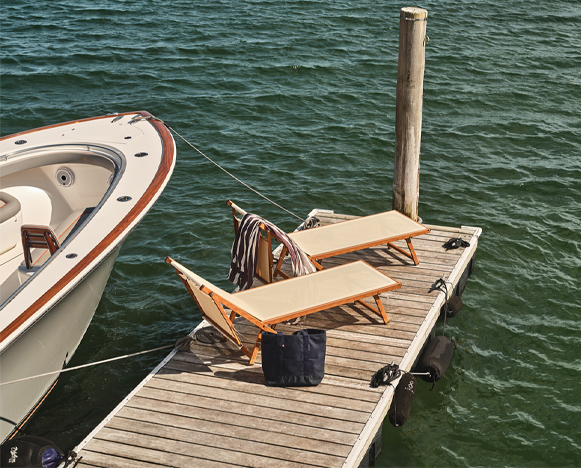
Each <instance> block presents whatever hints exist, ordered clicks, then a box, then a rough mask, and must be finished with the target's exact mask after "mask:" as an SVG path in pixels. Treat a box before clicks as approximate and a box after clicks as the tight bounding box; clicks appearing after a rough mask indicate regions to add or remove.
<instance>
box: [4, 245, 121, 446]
mask: <svg viewBox="0 0 581 468" xmlns="http://www.w3.org/2000/svg"><path fill="white" fill-rule="evenodd" d="M118 253H119V248H118V249H117V250H115V251H113V252H112V253H111V254H110V255H109V257H107V258H106V259H105V261H104V262H102V263H101V264H100V265H98V266H97V268H95V269H94V270H93V271H92V272H91V273H90V274H89V276H87V277H86V278H85V279H84V280H83V281H82V282H81V283H80V284H79V285H78V286H77V287H75V288H74V289H73V290H71V291H70V292H69V294H67V295H66V296H65V297H63V299H62V300H61V301H60V302H58V303H57V304H56V305H55V306H54V307H52V308H51V309H49V310H47V312H46V313H45V314H44V315H43V317H42V318H41V319H40V320H38V321H37V322H36V323H35V324H34V325H33V326H32V327H31V328H29V329H28V330H27V331H26V333H24V334H22V335H21V336H20V337H19V338H18V340H16V341H14V342H13V343H12V344H11V345H10V346H9V347H8V348H7V349H5V350H4V351H3V352H2V354H1V358H0V359H1V362H2V381H3V382H11V381H13V380H19V379H23V378H26V377H29V376H34V375H41V374H45V373H48V372H55V371H58V370H61V369H63V368H64V367H65V366H66V365H67V364H68V362H69V361H70V360H71V358H72V357H73V355H74V353H75V351H76V350H77V347H78V346H79V344H80V343H81V340H82V338H83V336H84V335H85V332H86V331H87V328H88V327H89V324H90V323H91V320H92V319H93V315H94V314H95V310H96V309H97V306H98V305H99V301H100V300H101V296H102V295H103V290H104V289H105V286H106V284H107V280H108V279H109V275H110V273H111V269H112V268H113V265H114V264H115V259H116V258H117V254H118ZM58 377H59V375H58V374H54V375H49V376H45V377H38V378H34V379H29V380H25V381H22V382H18V383H14V384H10V385H5V386H3V387H0V388H1V391H0V395H1V399H0V414H1V415H2V416H1V418H0V434H1V437H2V440H4V439H5V438H6V437H7V436H8V435H10V433H12V431H14V429H15V428H16V427H18V425H19V424H20V422H21V421H25V420H26V419H27V417H28V415H29V414H31V413H32V412H33V411H34V409H35V408H36V407H37V406H38V405H39V404H40V403H41V402H42V400H43V399H44V397H45V396H46V395H47V393H48V392H49V391H50V390H51V389H52V387H53V385H54V383H55V382H56V380H57V379H58ZM31 402H34V403H33V404H32V405H31Z"/></svg>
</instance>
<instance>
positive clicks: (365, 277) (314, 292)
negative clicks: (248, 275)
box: [165, 257, 401, 364]
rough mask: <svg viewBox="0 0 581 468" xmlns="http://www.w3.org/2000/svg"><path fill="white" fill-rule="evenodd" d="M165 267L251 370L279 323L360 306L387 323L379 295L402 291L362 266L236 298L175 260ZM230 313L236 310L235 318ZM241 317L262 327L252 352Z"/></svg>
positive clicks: (353, 265) (282, 283)
mask: <svg viewBox="0 0 581 468" xmlns="http://www.w3.org/2000/svg"><path fill="white" fill-rule="evenodd" d="M165 261H166V262H167V263H169V264H170V265H171V266H173V267H174V268H175V270H176V272H177V273H178V275H179V277H180V278H181V280H182V281H183V283H184V285H185V287H186V289H187V290H188V292H189V293H190V294H191V296H192V297H193V298H194V299H195V301H196V303H197V304H198V307H199V309H200V311H201V312H202V315H203V316H204V318H205V319H206V320H207V321H208V322H210V323H211V324H212V325H213V326H214V327H215V328H216V329H217V330H218V331H220V332H221V333H222V334H223V335H224V337H225V338H227V339H229V340H230V341H231V342H233V343H234V344H235V345H237V346H239V347H240V349H241V351H242V352H243V353H244V354H246V355H247V356H248V357H249V358H250V364H254V360H255V359H256V355H257V353H258V350H259V348H260V339H261V336H262V332H263V331H268V332H271V333H275V331H274V327H275V326H276V324H277V323H280V322H284V321H286V320H290V319H293V318H296V317H300V316H302V315H307V314H312V313H314V312H318V311H321V310H325V309H329V308H331V307H335V306H339V305H343V304H347V303H350V302H358V303H359V304H362V305H363V306H365V307H367V308H368V309H369V310H371V311H373V312H375V313H376V314H378V315H379V316H380V317H381V318H382V319H383V322H384V323H387V322H388V321H389V319H388V318H387V315H386V313H385V309H384V308H383V305H382V303H381V300H380V298H379V294H380V293H382V292H386V291H391V290H393V289H397V288H399V287H401V283H400V282H398V281H395V280H394V279H392V278H390V277H389V276H387V275H385V274H383V273H381V272H380V271H379V270H376V269H375V268H373V267H372V266H370V265H369V264H367V263H365V262H363V261H361V260H360V261H357V262H353V263H349V264H346V265H341V266H338V267H334V268H329V269H326V270H323V271H320V272H316V273H313V274H310V275H303V276H298V277H296V278H291V279H289V280H287V281H278V282H276V283H270V284H266V285H264V286H259V287H257V288H252V289H248V290H245V291H240V292H237V293H233V294H230V293H227V292H226V291H223V290H222V289H220V288H218V287H216V286H214V285H212V284H211V283H209V282H208V281H206V280H204V279H203V278H202V277H200V276H198V275H196V274H195V273H193V272H192V271H190V270H188V269H187V268H185V267H184V266H182V265H180V264H179V263H178V262H176V261H175V260H172V259H171V258H170V257H167V258H166V260H165ZM366 297H373V298H374V299H375V304H376V306H377V309H375V308H374V307H372V306H370V305H368V304H366V303H364V302H362V299H364V298H366ZM226 308H228V309H230V310H229V312H227V311H226ZM237 315H240V316H242V317H244V318H245V319H247V320H248V321H249V322H251V323H252V324H254V325H256V326H257V327H258V335H257V337H256V341H255V343H254V347H253V348H252V350H249V349H248V348H246V347H245V346H244V345H243V344H242V342H241V340H240V338H239V337H238V333H237V332H236V330H235V328H234V319H235V318H236V316H237Z"/></svg>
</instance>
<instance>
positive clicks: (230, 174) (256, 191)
mask: <svg viewBox="0 0 581 468" xmlns="http://www.w3.org/2000/svg"><path fill="white" fill-rule="evenodd" d="M163 124H164V125H165V126H166V127H167V128H168V129H169V130H171V131H172V132H173V133H174V134H175V135H177V136H178V137H180V138H181V139H182V140H183V141H184V142H185V143H186V144H188V145H189V146H191V147H192V148H193V149H194V150H196V151H197V152H198V153H200V154H201V155H202V156H203V157H204V158H206V159H207V160H208V161H210V162H211V163H212V164H213V165H214V166H216V167H217V168H218V169H220V170H222V171H224V172H225V173H226V174H228V175H229V176H230V177H232V178H233V179H234V180H235V181H236V182H239V183H240V184H242V185H244V187H246V188H247V189H248V190H251V191H252V192H254V193H255V194H256V195H258V196H260V197H262V198H264V199H265V200H266V201H268V202H269V203H272V204H273V205H274V206H277V207H278V208H280V209H281V210H283V211H286V212H287V213H288V214H290V215H291V216H294V217H295V218H297V219H300V220H301V221H303V222H304V221H305V220H304V219H303V218H301V217H300V216H297V215H296V214H294V213H293V212H292V211H289V210H287V209H286V208H285V207H283V206H281V205H279V204H278V203H276V202H275V201H272V200H271V199H270V198H268V197H267V196H266V195H263V194H262V193H260V192H259V191H258V190H256V189H254V188H252V187H251V186H250V185H248V184H247V183H246V182H243V181H241V180H240V179H239V178H238V177H236V176H235V175H234V174H232V173H231V172H228V171H227V170H226V169H224V168H223V167H222V166H220V164H218V163H217V162H215V161H213V160H212V159H211V158H209V157H208V156H206V155H205V154H204V153H202V152H201V151H200V150H199V149H198V148H196V147H195V146H194V145H192V144H191V143H190V142H189V141H188V140H186V139H185V138H184V137H183V136H181V135H180V134H179V133H178V132H176V131H175V130H174V129H173V128H171V127H170V126H169V125H168V124H166V123H165V122H163Z"/></svg>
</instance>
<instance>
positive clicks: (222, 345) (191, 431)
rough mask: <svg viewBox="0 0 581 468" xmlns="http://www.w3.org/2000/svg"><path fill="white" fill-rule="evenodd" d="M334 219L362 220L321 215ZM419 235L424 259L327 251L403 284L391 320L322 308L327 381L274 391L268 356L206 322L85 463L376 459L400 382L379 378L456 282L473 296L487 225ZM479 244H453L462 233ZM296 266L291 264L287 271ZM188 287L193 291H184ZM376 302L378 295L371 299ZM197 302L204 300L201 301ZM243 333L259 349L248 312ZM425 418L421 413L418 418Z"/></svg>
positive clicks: (135, 395)
mask: <svg viewBox="0 0 581 468" xmlns="http://www.w3.org/2000/svg"><path fill="white" fill-rule="evenodd" d="M312 214H315V215H316V216H317V217H318V218H319V220H320V221H321V224H322V225H327V224H332V223H337V222H341V221H344V220H348V219H352V218H355V217H354V216H348V215H341V214H335V213H333V212H330V211H326V210H320V211H317V210H314V212H313V213H312ZM427 227H429V228H430V232H429V233H427V234H422V235H420V236H417V237H414V239H413V246H414V248H415V253H416V255H417V258H418V260H419V264H417V265H415V262H414V260H413V259H410V258H409V257H408V256H405V255H404V254H403V253H402V250H404V249H406V248H407V246H406V242H405V240H400V241H397V242H395V243H394V244H395V246H396V247H399V249H394V248H388V246H385V245H383V246H377V247H371V248H366V249H364V250H360V251H356V252H350V253H347V254H343V255H339V256H335V257H332V258H326V259H324V260H322V261H323V266H324V267H325V268H328V267H331V266H334V265H341V264H346V263H350V262H353V261H357V260H364V261H365V262H367V263H368V264H370V265H372V266H373V267H375V268H377V269H378V270H380V271H382V272H383V273H385V274H387V275H388V276H390V277H391V278H393V279H395V280H397V281H399V282H400V283H402V287H401V288H399V289H396V290H393V291H389V292H387V293H383V294H381V295H380V300H381V303H382V304H383V307H384V309H385V312H386V314H387V316H388V317H389V322H388V323H387V324H385V323H384V322H383V320H382V319H381V317H380V316H378V315H377V314H374V313H373V312H371V311H370V310H368V309H366V308H363V307H359V306H358V305H354V304H348V305H343V306H337V307H333V308H330V309H326V310H322V311H319V312H316V313H313V314H309V315H308V316H307V317H306V321H305V322H303V323H301V324H300V326H295V325H287V324H279V325H278V327H277V330H281V331H283V332H284V333H285V334H287V333H292V332H294V331H296V330H298V329H301V328H319V329H324V330H326V332H327V355H326V365H325V378H324V379H323V381H322V382H321V384H319V385H318V386H316V387H293V388H280V387H268V386H267V385H266V382H265V380H264V376H263V374H262V368H261V365H260V362H261V361H260V359H261V355H260V352H259V353H258V356H257V357H256V362H255V364H254V365H249V360H248V356H246V355H245V354H243V353H242V352H241V351H240V349H239V348H238V347H237V346H235V345H234V344H233V343H231V342H230V341H222V340H221V339H220V338H219V336H218V335H217V333H212V328H211V326H210V325H209V324H208V323H207V322H205V321H203V322H202V323H200V325H199V326H198V327H196V329H195V330H193V331H192V333H191V336H192V337H195V336H198V337H199V336H200V335H199V333H200V332H204V333H202V335H203V339H194V340H192V342H191V344H190V346H189V349H186V350H182V351H176V350H174V351H172V352H171V353H170V354H169V355H168V356H167V357H166V358H165V359H164V360H163V361H162V362H161V363H160V364H159V365H158V366H157V367H156V368H155V369H154V370H153V371H151V373H150V374H149V375H148V376H147V377H146V378H145V379H144V380H143V381H142V382H141V383H140V384H139V385H138V386H137V387H136V388H135V389H134V390H133V391H132V392H131V393H130V394H129V395H128V396H127V397H126V398H125V399H124V400H123V401H122V402H121V403H120V404H119V405H118V406H117V407H116V408H115V409H114V410H113V411H112V412H111V414H109V415H108V416H107V417H106V418H105V419H104V420H103V421H102V422H101V424H99V426H97V427H96V428H95V429H94V430H93V431H92V432H91V434H89V435H88V436H87V437H86V438H85V439H84V440H83V441H82V442H81V443H80V444H79V445H78V446H77V447H76V448H75V451H76V452H77V453H78V455H79V457H81V460H80V462H79V463H78V465H77V466H78V467H94V466H99V467H110V468H121V467H132V468H135V467H138V468H139V467H148V468H151V467H152V466H166V467H194V466H200V467H202V466H203V467H208V468H213V467H238V466H240V467H271V466H277V467H289V468H295V467H296V468H299V467H308V466H317V467H327V468H331V467H338V468H339V467H355V468H358V467H365V466H370V465H372V464H373V462H374V461H375V458H376V456H377V453H378V447H379V446H380V438H381V427H382V424H383V422H384V419H385V417H386V415H387V412H388V409H389V406H390V404H391V400H392V397H393V392H394V387H393V386H387V387H379V388H372V387H371V386H370V379H371V377H372V375H373V374H374V373H375V372H376V371H377V370H379V369H380V368H381V367H383V366H385V365H387V364H390V363H391V362H392V361H393V362H395V363H396V364H398V365H399V366H400V368H401V369H402V370H406V371H409V370H411V369H412V367H413V365H414V362H415V361H416V359H417V358H418V356H419V354H420V353H421V351H422V349H423V347H424V345H425V343H426V342H427V340H428V339H429V337H430V334H431V333H432V332H433V330H434V327H435V325H436V322H437V320H438V318H439V317H440V313H441V309H442V307H443V306H444V303H445V300H446V298H445V294H444V293H443V292H442V291H440V290H437V289H433V288H432V286H433V285H434V283H435V282H436V281H437V280H438V279H440V278H445V281H446V282H447V283H448V285H449V289H450V291H453V294H454V295H461V294H462V292H463V290H464V288H465V286H466V282H467V279H468V277H469V276H470V274H471V273H472V270H473V269H474V262H475V253H476V249H477V246H478V239H479V236H480V234H481V232H482V230H481V229H480V228H475V227H466V226H463V227H460V228H450V227H444V226H436V225H427ZM458 237H460V238H461V239H463V240H465V241H467V242H468V243H469V244H470V245H469V247H461V248H458V249H454V250H446V249H445V248H444V247H443V244H444V243H445V242H446V241H448V240H449V239H451V238H458ZM285 268H286V269H287V271H290V267H289V266H288V265H285V264H283V265H282V267H281V269H282V271H285ZM184 294H186V292H185V291H184ZM370 300H371V301H372V300H373V299H370ZM192 304H193V302H192ZM235 328H236V332H237V333H238V335H239V336H240V337H241V339H242V342H243V344H244V345H245V346H246V347H248V348H251V347H252V346H253V345H254V341H255V339H256V332H257V329H256V326H254V325H252V324H251V323H250V322H248V321H246V320H245V319H243V318H241V317H239V318H238V319H236V321H235ZM412 417H413V416H412Z"/></svg>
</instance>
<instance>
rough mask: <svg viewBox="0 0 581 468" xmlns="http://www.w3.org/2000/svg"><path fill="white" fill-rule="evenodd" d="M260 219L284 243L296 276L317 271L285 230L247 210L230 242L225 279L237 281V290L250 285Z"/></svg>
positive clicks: (255, 257)
mask: <svg viewBox="0 0 581 468" xmlns="http://www.w3.org/2000/svg"><path fill="white" fill-rule="evenodd" d="M260 223H263V224H264V225H265V226H266V228H267V229H269V230H270V232H271V233H272V234H273V235H275V236H276V237H277V238H278V239H280V240H281V241H282V243H283V244H284V245H285V246H286V247H287V249H288V252H289V254H290V257H291V263H292V266H293V273H294V275H295V276H300V275H306V274H309V273H314V272H315V271H316V268H315V266H314V265H313V264H312V263H311V261H310V260H309V257H307V255H306V254H305V253H304V252H303V251H302V250H301V249H300V248H299V247H298V246H297V245H296V244H295V243H294V242H293V241H292V239H290V238H289V237H288V236H287V235H286V233H285V232H283V231H281V230H280V229H279V228H278V227H276V226H275V225H274V224H272V223H271V222H269V221H266V220H265V219H263V218H261V217H260V216H257V215H255V214H251V213H247V214H245V215H244V217H243V218H242V221H241V222H240V227H239V228H238V232H237V233H236V237H235V239H234V243H233V244H232V263H231V264H230V272H229V273H228V281H230V282H231V283H233V284H236V285H237V286H238V288H239V290H240V291H243V290H245V289H249V288H250V287H251V286H252V282H253V281H254V272H255V270H256V262H257V258H258V237H259V236H260Z"/></svg>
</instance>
